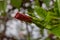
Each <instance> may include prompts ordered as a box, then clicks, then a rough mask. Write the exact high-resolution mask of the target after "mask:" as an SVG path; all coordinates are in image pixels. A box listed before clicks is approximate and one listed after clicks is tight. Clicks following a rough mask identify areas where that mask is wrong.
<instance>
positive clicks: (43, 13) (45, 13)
mask: <svg viewBox="0 0 60 40" xmlns="http://www.w3.org/2000/svg"><path fill="white" fill-rule="evenodd" d="M35 11H36V12H37V14H38V15H39V16H40V17H41V18H43V19H44V18H45V17H46V15H47V12H46V11H45V10H44V9H42V8H41V7H39V6H35Z"/></svg>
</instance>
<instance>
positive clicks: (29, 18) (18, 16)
mask: <svg viewBox="0 0 60 40" xmlns="http://www.w3.org/2000/svg"><path fill="white" fill-rule="evenodd" d="M15 18H16V19H19V20H21V21H25V22H29V23H30V22H32V18H31V17H29V16H27V15H25V14H20V13H17V14H16V16H15Z"/></svg>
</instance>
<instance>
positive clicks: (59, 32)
mask: <svg viewBox="0 0 60 40" xmlns="http://www.w3.org/2000/svg"><path fill="white" fill-rule="evenodd" d="M51 31H52V33H53V34H55V35H56V36H58V37H60V25H58V26H57V27H56V28H54V29H52V30H51Z"/></svg>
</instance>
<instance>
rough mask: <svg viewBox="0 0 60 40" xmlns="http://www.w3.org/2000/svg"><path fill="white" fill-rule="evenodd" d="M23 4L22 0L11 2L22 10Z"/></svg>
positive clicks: (12, 0)
mask: <svg viewBox="0 0 60 40" xmlns="http://www.w3.org/2000/svg"><path fill="white" fill-rule="evenodd" d="M21 3H22V0H11V4H12V6H14V7H16V8H20V6H21Z"/></svg>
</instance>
